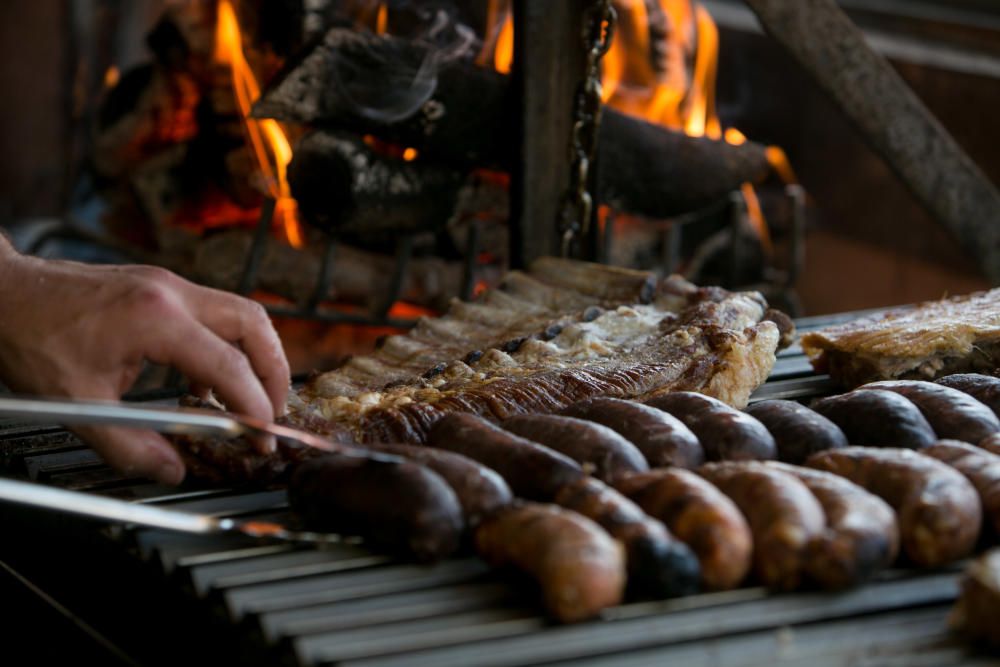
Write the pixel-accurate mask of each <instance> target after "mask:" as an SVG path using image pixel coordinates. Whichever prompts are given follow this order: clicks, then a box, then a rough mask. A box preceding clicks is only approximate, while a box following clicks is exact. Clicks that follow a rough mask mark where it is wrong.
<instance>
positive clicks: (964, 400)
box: [862, 380, 1000, 442]
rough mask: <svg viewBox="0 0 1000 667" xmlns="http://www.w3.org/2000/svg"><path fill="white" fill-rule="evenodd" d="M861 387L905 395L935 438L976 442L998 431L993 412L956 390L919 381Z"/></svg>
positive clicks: (892, 382)
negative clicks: (925, 419)
mask: <svg viewBox="0 0 1000 667" xmlns="http://www.w3.org/2000/svg"><path fill="white" fill-rule="evenodd" d="M862 388H863V389H877V390H879V391H892V392H895V393H897V394H899V395H900V396H905V397H906V398H908V399H909V400H910V401H911V402H912V403H913V404H914V405H916V406H917V407H918V408H919V409H920V412H922V413H923V415H924V417H926V418H927V421H928V422H929V423H930V425H931V428H933V429H934V432H935V433H937V436H938V437H939V438H949V439H953V440H963V441H965V442H979V441H980V440H982V439H983V438H985V437H987V436H989V435H992V434H993V433H996V432H998V431H1000V420H998V419H997V416H996V415H995V414H993V411H992V410H990V409H989V408H988V407H986V406H985V405H983V404H982V403H980V402H979V401H977V400H976V399H974V398H972V397H971V396H969V395H968V394H966V393H964V392H961V391H959V390H958V389H952V388H951V387H945V386H944V385H940V384H935V383H933V382H921V381H919V380H888V381H884V382H872V383H870V384H866V385H864V387H862Z"/></svg>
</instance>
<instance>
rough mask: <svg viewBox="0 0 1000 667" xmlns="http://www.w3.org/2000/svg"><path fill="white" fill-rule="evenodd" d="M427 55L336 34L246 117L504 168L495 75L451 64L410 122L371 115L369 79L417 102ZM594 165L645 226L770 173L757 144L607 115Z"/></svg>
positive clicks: (504, 92)
mask: <svg viewBox="0 0 1000 667" xmlns="http://www.w3.org/2000/svg"><path fill="white" fill-rule="evenodd" d="M427 57H428V56H427V54H426V53H422V52H421V50H420V47H418V46H416V45H413V44H408V43H406V42H403V41H401V40H396V39H393V38H391V37H386V36H375V35H370V34H366V33H357V32H353V31H349V30H344V29H339V28H334V29H332V30H330V31H329V32H328V33H327V34H326V36H325V37H324V39H323V40H322V41H320V42H318V43H317V45H316V46H315V47H314V48H313V49H312V50H310V51H308V52H307V53H306V54H305V55H304V56H302V57H301V58H300V59H299V60H298V61H296V62H294V63H290V64H289V66H288V67H286V69H285V70H284V71H283V73H282V74H280V75H279V76H277V77H276V79H275V81H274V82H273V83H272V84H271V86H270V87H269V88H268V89H267V90H266V91H265V92H264V94H263V95H262V97H261V99H260V101H259V102H258V103H257V104H256V106H255V107H254V115H255V116H257V117H268V118H277V119H278V120H283V121H292V122H299V123H307V124H310V125H313V126H325V127H330V128H338V129H341V130H350V131H353V132H357V133H360V134H373V135H376V136H378V137H379V138H381V139H384V140H386V141H390V142H393V143H396V144H399V145H402V146H410V147H413V148H416V149H417V150H418V151H420V155H421V156H423V157H425V158H430V159H434V160H438V161H443V162H448V163H452V164H454V165H456V166H457V167H469V166H476V167H483V166H497V167H499V168H502V169H511V168H512V166H513V165H515V164H516V160H517V154H516V153H517V147H518V145H519V141H518V140H517V116H516V106H515V103H514V100H513V98H514V95H513V89H512V88H511V86H510V84H509V80H508V77H507V76H505V75H503V74H500V73H498V72H495V71H493V70H489V69H485V68H481V67H477V66H475V65H473V64H470V63H450V64H448V65H446V66H442V67H441V68H440V69H438V70H436V73H435V74H434V76H433V79H434V81H433V85H432V86H431V87H430V89H428V90H425V91H424V92H425V94H426V99H425V100H424V101H423V102H422V103H420V104H413V110H412V112H411V113H410V114H409V115H406V116H403V117H400V118H397V119H394V120H392V121H391V122H389V121H386V120H385V119H386V118H387V117H388V116H387V112H386V110H387V109H390V107H391V108H392V109H393V110H396V109H397V108H398V100H395V99H394V98H392V97H391V96H389V97H385V98H384V99H383V106H384V108H383V109H381V110H380V109H377V108H375V107H377V105H376V104H375V101H377V100H378V99H380V97H379V95H378V94H376V92H373V91H372V90H370V89H369V88H370V87H371V86H372V85H373V84H372V82H373V81H381V82H382V83H380V84H379V85H382V86H383V87H389V86H391V85H393V84H394V83H395V84H397V85H400V84H402V85H406V86H409V89H408V90H409V91H410V94H411V96H412V95H416V92H417V91H415V90H414V86H417V83H415V81H416V79H415V78H414V76H413V68H414V63H421V62H424V59H426V58H427ZM390 62H404V63H409V71H410V73H411V74H410V76H409V77H404V80H403V81H402V82H401V81H399V80H394V79H392V78H391V77H389V78H387V76H385V75H383V72H385V71H389V70H391V68H390V67H389V64H388V63H390ZM428 76H430V75H429V74H428ZM380 77H381V79H380ZM397 79H398V77H397ZM359 82H360V83H359ZM421 83H427V82H426V81H423V82H421ZM382 94H383V95H388V93H382ZM365 96H367V97H365ZM365 99H367V100H368V102H367V103H365V102H364V101H363V100H365ZM410 101H411V102H413V100H412V99H411V100H410ZM527 140H528V141H530V140H531V137H528V138H527ZM597 162H598V164H599V169H598V171H599V177H598V183H597V188H596V189H597V199H598V201H599V202H601V203H611V204H614V205H615V206H616V207H617V208H619V209H620V210H623V211H627V212H631V213H637V214H641V215H645V216H647V217H651V218H663V217H668V216H671V215H676V214H678V213H682V212H687V211H690V210H692V209H695V208H699V207H702V206H706V205H708V204H710V203H713V202H715V201H717V200H719V199H720V198H721V197H723V196H725V195H726V194H727V193H728V192H730V191H731V190H733V189H735V188H737V187H739V185H740V184H741V183H743V182H746V181H751V182H756V181H759V180H761V179H762V178H764V177H765V176H766V174H767V173H768V169H769V167H768V163H767V158H766V156H765V154H764V147H763V146H761V145H759V144H755V143H752V142H747V143H745V144H742V145H740V146H733V145H730V144H728V143H725V142H722V141H713V140H711V139H705V138H697V137H689V136H687V135H685V134H683V133H682V132H679V131H672V130H669V129H667V128H664V127H661V126H657V125H652V124H650V123H647V122H645V121H642V120H638V119H635V118H632V117H630V116H626V115H624V114H621V113H618V112H616V111H613V110H611V109H605V111H604V121H603V123H602V126H601V130H600V134H599V137H598V146H597Z"/></svg>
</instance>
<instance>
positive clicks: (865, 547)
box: [767, 462, 899, 589]
mask: <svg viewBox="0 0 1000 667" xmlns="http://www.w3.org/2000/svg"><path fill="white" fill-rule="evenodd" d="M767 465H768V466H771V467H774V468H775V469H776V470H781V471H783V472H787V473H788V474H790V475H794V476H795V477H796V478H798V480H799V481H801V482H802V483H803V484H805V485H806V488H808V489H809V491H811V492H812V494H813V495H814V496H816V500H818V501H819V504H820V506H821V507H822V508H823V513H824V514H825V515H826V530H824V531H823V532H822V533H820V534H819V535H817V536H816V537H815V538H813V540H812V541H811V542H810V543H809V546H808V547H807V549H806V552H807V558H806V574H808V575H809V578H810V579H812V580H813V581H815V582H816V583H817V584H819V585H820V586H822V587H823V588H830V589H836V588H846V587H848V586H853V585H855V584H858V583H861V582H862V581H864V580H865V579H868V578H869V577H870V576H871V575H873V574H875V573H876V572H878V571H879V570H881V569H884V568H886V567H888V566H889V565H891V564H892V563H893V561H895V560H896V556H897V555H898V553H899V528H898V527H897V526H896V514H895V512H893V511H892V508H891V507H889V505H888V504H887V503H886V502H885V501H884V500H882V499H881V498H879V497H878V496H876V495H874V494H872V493H869V492H868V491H866V490H864V489H863V488H861V487H860V486H858V485H857V484H855V483H853V482H851V481H848V480H846V479H844V478H843V477H838V476H837V475H834V474H832V473H828V472H824V471H822V470H813V469H812V468H803V467H800V466H795V465H788V464H785V463H776V462H772V463H768V464H767Z"/></svg>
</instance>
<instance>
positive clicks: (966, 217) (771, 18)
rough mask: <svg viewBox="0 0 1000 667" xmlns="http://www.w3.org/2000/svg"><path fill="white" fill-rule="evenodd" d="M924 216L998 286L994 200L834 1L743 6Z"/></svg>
mask: <svg viewBox="0 0 1000 667" xmlns="http://www.w3.org/2000/svg"><path fill="white" fill-rule="evenodd" d="M747 4H748V5H750V7H751V8H752V9H753V10H754V12H756V14H757V17H758V18H759V19H760V22H761V24H762V25H763V26H764V29H765V30H766V31H767V32H768V33H769V34H770V35H771V36H772V37H773V38H774V39H775V40H776V41H777V42H778V43H779V44H781V46H782V47H784V48H785V50H786V51H788V52H789V53H790V54H791V56H792V57H793V58H794V59H795V60H796V61H797V62H798V63H799V64H800V65H801V66H802V67H803V68H804V69H805V70H806V71H807V72H808V73H809V74H810V75H811V76H812V77H813V79H815V80H816V82H817V83H819V85H820V86H821V87H822V88H823V89H824V90H826V92H827V93H829V95H830V97H831V98H832V99H833V101H834V103H835V104H836V105H837V106H839V107H840V109H841V110H843V111H844V113H845V114H847V116H848V117H849V118H850V119H851V120H852V121H853V122H854V124H855V125H856V127H857V128H858V130H860V132H861V134H862V135H863V136H864V138H865V139H866V140H867V141H868V143H870V144H871V145H872V147H873V148H874V149H875V150H876V151H877V152H878V153H879V154H880V155H881V156H882V158H883V159H884V160H885V161H886V163H887V164H888V165H889V166H890V167H891V168H892V169H893V170H894V171H895V172H896V174H897V175H898V176H899V177H900V179H901V180H902V181H903V183H904V184H905V185H906V186H907V187H908V188H909V189H910V191H911V192H912V193H913V194H914V196H915V197H916V198H917V199H918V200H919V201H920V202H921V204H922V205H923V206H924V208H925V209H927V211H928V212H929V213H931V215H933V216H934V217H935V218H936V219H937V220H938V221H939V222H940V223H941V224H943V225H944V226H945V227H946V228H947V229H948V230H950V231H951V232H952V233H953V234H954V235H955V237H956V238H957V239H958V241H959V243H961V245H962V247H963V248H965V250H966V252H968V253H969V254H970V255H972V256H973V257H975V258H976V260H977V261H978V264H979V267H980V269H981V270H982V271H983V273H984V274H985V275H986V276H987V277H988V278H989V279H990V280H991V281H992V282H993V283H994V284H1000V193H998V191H997V189H996V188H995V187H994V186H993V185H992V184H991V183H990V182H989V180H987V178H986V177H985V176H984V175H983V173H982V172H981V171H980V170H979V168H978V167H977V166H976V164H975V163H974V162H973V161H972V159H971V158H969V156H968V155H966V154H965V152H964V151H963V150H962V149H961V147H959V145H958V144H957V143H956V142H955V140H954V139H953V138H952V137H951V135H949V134H948V131H947V130H945V129H944V127H943V126H942V125H941V124H940V123H939V122H938V120H937V119H936V118H934V116H933V115H932V114H931V113H930V111H929V110H928V109H927V107H925V106H924V104H923V102H921V101H920V99H919V98H918V97H917V96H916V94H914V92H913V91H912V90H911V89H910V88H909V87H908V86H907V85H906V83H905V82H904V81H903V79H902V78H901V77H900V76H899V75H898V74H897V73H896V71H895V70H893V69H892V67H891V66H890V65H889V63H888V62H886V61H885V59H884V58H882V57H881V56H880V55H878V54H877V53H876V52H875V51H874V50H872V48H871V47H869V46H868V44H867V43H866V42H865V38H864V35H863V34H862V32H861V31H860V30H859V29H858V28H857V27H856V26H855V25H854V24H853V23H852V22H851V20H850V19H849V18H848V17H847V15H846V14H845V13H844V12H843V10H841V9H840V8H839V7H838V6H837V4H836V2H834V0H798V1H797V2H787V1H786V0H747Z"/></svg>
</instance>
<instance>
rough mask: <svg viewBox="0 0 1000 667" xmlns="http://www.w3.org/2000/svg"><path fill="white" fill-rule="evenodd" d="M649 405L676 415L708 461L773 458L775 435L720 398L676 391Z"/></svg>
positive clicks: (660, 397) (648, 403)
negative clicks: (697, 442) (696, 441)
mask: <svg viewBox="0 0 1000 667" xmlns="http://www.w3.org/2000/svg"><path fill="white" fill-rule="evenodd" d="M646 405H649V406H651V407H654V408H657V409H658V410H663V411H664V412H668V413H670V414H672V415H673V416H674V417H677V418H678V419H680V420H681V421H682V422H684V425H685V426H687V427H688V428H689V429H691V432H692V433H694V434H695V435H696V436H697V437H698V441H699V442H701V446H702V448H703V449H704V451H705V458H706V459H708V460H709V461H746V460H754V459H773V458H774V457H775V456H776V455H777V453H778V452H777V445H776V444H775V442H774V437H772V436H771V434H770V433H769V432H768V430H767V429H766V428H765V427H764V425H763V424H761V423H760V422H759V421H757V420H756V419H754V418H753V417H751V416H750V415H748V414H746V413H745V412H740V411H739V410H737V409H735V408H732V407H730V406H728V405H726V404H725V403H723V402H722V401H720V400H719V399H717V398H712V397H711V396H705V395H704V394H698V393H695V392H693V391H675V392H671V393H668V394H661V395H660V396H656V397H653V398H651V399H649V400H647V401H646Z"/></svg>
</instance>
